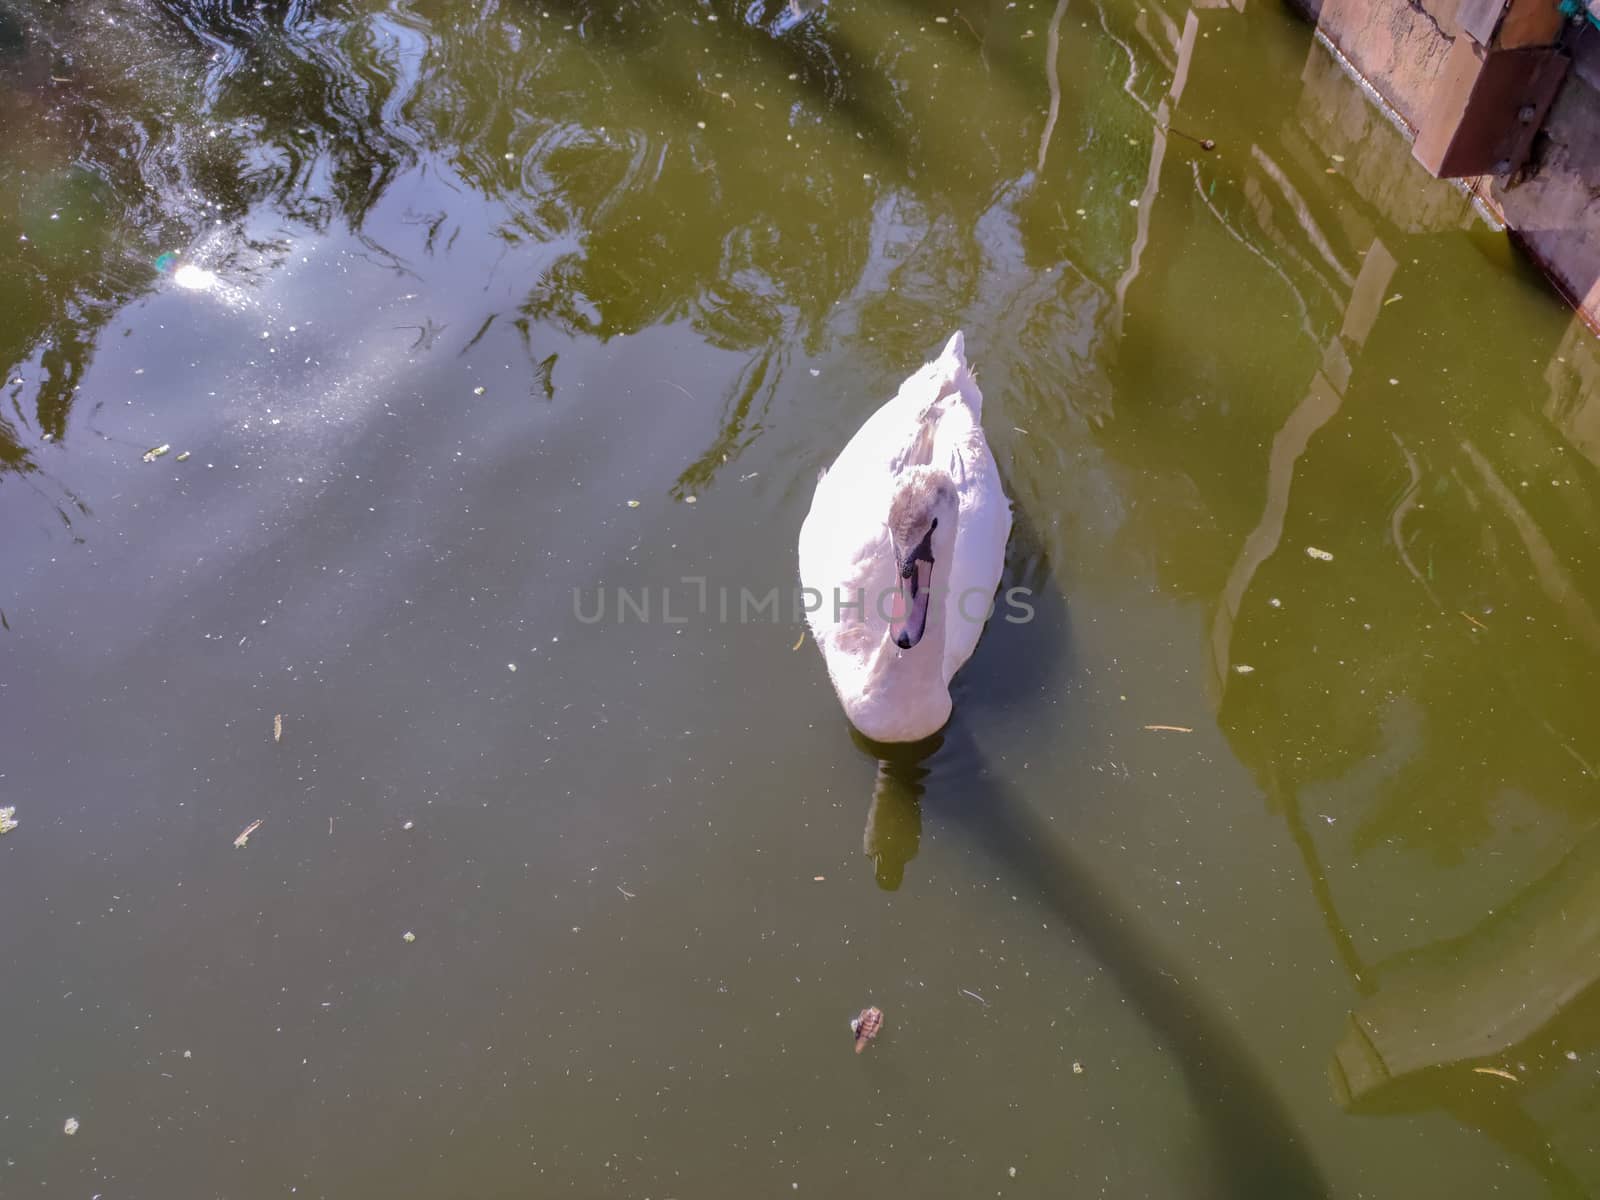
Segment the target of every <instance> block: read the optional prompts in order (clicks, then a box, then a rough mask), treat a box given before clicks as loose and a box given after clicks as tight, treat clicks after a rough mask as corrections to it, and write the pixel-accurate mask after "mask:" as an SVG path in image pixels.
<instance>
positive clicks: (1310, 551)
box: [1306, 546, 1333, 562]
mask: <svg viewBox="0 0 1600 1200" xmlns="http://www.w3.org/2000/svg"><path fill="white" fill-rule="evenodd" d="M1306 557H1307V558H1314V559H1316V560H1317V561H1318V562H1332V561H1333V555H1331V554H1329V553H1328V552H1327V551H1326V550H1319V549H1317V548H1316V547H1315V546H1307V547H1306Z"/></svg>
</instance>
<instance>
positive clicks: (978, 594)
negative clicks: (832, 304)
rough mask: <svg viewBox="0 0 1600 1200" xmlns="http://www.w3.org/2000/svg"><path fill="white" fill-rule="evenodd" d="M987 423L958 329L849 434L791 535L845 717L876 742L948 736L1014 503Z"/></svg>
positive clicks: (993, 585)
mask: <svg viewBox="0 0 1600 1200" xmlns="http://www.w3.org/2000/svg"><path fill="white" fill-rule="evenodd" d="M982 417H983V393H982V392H980V391H979V390H978V383H977V380H976V379H974V378H973V376H972V372H971V371H970V370H969V369H968V368H967V357H966V352H965V348H964V345H963V342H962V338H961V334H960V333H959V332H958V333H957V334H956V335H955V336H954V337H952V338H951V339H950V341H949V343H948V344H947V345H946V346H945V348H944V352H943V353H942V354H940V355H939V357H938V358H937V359H936V360H934V361H933V362H931V363H929V364H927V365H926V366H925V367H923V368H922V370H920V371H918V372H917V373H916V374H915V375H913V376H911V378H909V379H907V380H906V381H905V382H904V383H903V384H901V385H900V391H899V393H898V394H896V396H895V398H894V399H893V400H890V401H889V402H888V403H887V404H885V405H884V406H883V407H882V408H880V409H879V410H878V411H877V412H875V413H873V414H872V416H871V417H869V418H868V419H867V422H866V424H865V425H863V426H862V427H861V428H860V429H859V430H858V431H857V432H856V435H855V437H853V438H851V439H850V441H849V443H848V444H847V445H846V446H845V448H844V450H843V451H841V452H840V454H839V457H838V459H837V460H836V461H835V462H834V464H833V466H832V467H830V468H829V469H828V470H827V471H825V472H824V473H823V475H822V478H821V479H819V480H818V481H817V491H816V495H815V496H813V497H812V500H811V511H810V512H809V513H807V514H806V519H805V523H804V524H803V525H801V527H800V583H801V585H802V586H803V587H804V588H807V589H810V591H809V592H808V593H806V600H807V602H808V603H809V604H811V605H813V606H814V607H812V609H811V611H810V613H809V614H808V620H809V622H810V625H811V633H812V636H813V637H815V638H816V641H817V645H818V646H819V647H820V648H821V650H822V657H823V658H824V659H825V660H826V661H827V664H828V677H829V678H830V679H832V680H833V689H834V691H835V692H837V693H838V695H839V702H840V703H841V704H843V705H844V710H845V714H846V715H847V716H848V717H849V718H850V720H851V722H852V723H853V724H854V725H855V727H856V728H857V729H859V730H860V731H861V732H862V733H864V734H865V735H866V736H867V737H869V738H872V739H874V740H875V741H880V742H914V741H918V740H920V739H922V738H925V737H928V736H930V735H932V734H934V733H937V732H938V731H939V730H940V729H941V728H943V726H944V723H945V722H946V721H947V720H949V718H950V680H951V678H952V677H953V676H954V675H955V673H956V672H957V671H959V670H960V669H961V665H962V664H963V663H965V662H966V661H967V659H968V658H970V657H971V655H972V651H973V648H974V647H975V646H976V645H977V644H978V637H979V635H980V634H982V633H983V626H984V622H985V621H986V620H987V617H988V614H989V610H990V608H991V606H992V605H993V602H994V593H995V588H996V587H997V586H998V585H999V583H1000V571H1001V568H1002V567H1003V566H1004V564H1005V554H1006V539H1007V538H1008V537H1010V535H1011V501H1010V500H1008V499H1007V498H1006V494H1005V491H1004V490H1003V489H1002V487H1001V486H1000V475H999V472H998V470H997V469H996V468H995V462H994V455H993V454H992V453H991V452H990V450H989V443H988V441H987V440H986V439H985V438H984V436H983V424H982ZM819 597H820V602H819Z"/></svg>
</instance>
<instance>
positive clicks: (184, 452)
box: [172, 450, 189, 462]
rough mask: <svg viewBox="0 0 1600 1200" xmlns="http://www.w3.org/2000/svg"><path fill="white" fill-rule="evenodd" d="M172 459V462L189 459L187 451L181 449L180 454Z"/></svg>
mask: <svg viewBox="0 0 1600 1200" xmlns="http://www.w3.org/2000/svg"><path fill="white" fill-rule="evenodd" d="M172 461H173V462H188V461H189V452H188V451H187V450H185V451H183V452H182V453H181V454H179V455H178V457H177V458H175V459H173V460H172Z"/></svg>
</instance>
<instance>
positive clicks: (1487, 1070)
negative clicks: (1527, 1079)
mask: <svg viewBox="0 0 1600 1200" xmlns="http://www.w3.org/2000/svg"><path fill="white" fill-rule="evenodd" d="M1472 1073H1473V1074H1474V1075H1496V1076H1498V1077H1499V1078H1501V1079H1509V1080H1511V1082H1512V1083H1521V1082H1522V1080H1520V1079H1518V1078H1517V1077H1516V1076H1515V1075H1513V1074H1512V1073H1511V1072H1510V1071H1503V1070H1501V1069H1500V1068H1499V1067H1473V1068H1472Z"/></svg>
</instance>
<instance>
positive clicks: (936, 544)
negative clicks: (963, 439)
mask: <svg viewBox="0 0 1600 1200" xmlns="http://www.w3.org/2000/svg"><path fill="white" fill-rule="evenodd" d="M959 510H960V503H959V501H958V499H957V496H956V485H955V481H954V480H952V479H951V478H950V475H949V473H948V472H945V471H940V470H936V469H934V468H932V467H922V466H917V467H910V468H908V469H906V470H904V471H902V472H901V473H900V475H899V477H898V478H897V480H896V487H895V492H894V498H893V499H892V500H891V501H890V503H889V520H888V526H889V543H890V545H891V546H892V547H893V548H894V564H895V572H896V584H897V586H898V589H899V595H898V596H896V598H895V603H894V611H893V615H892V616H891V618H890V620H889V635H890V636H891V637H892V638H894V643H895V645H897V646H899V647H900V649H902V650H909V649H911V647H913V646H915V645H916V644H917V643H918V642H920V641H921V640H922V635H923V633H924V632H926V630H927V628H928V601H929V599H930V598H931V597H932V594H933V584H934V571H935V568H938V569H939V570H942V571H948V570H949V564H948V563H945V564H944V565H943V566H942V567H941V566H940V565H939V563H940V559H941V558H944V557H948V553H949V549H950V548H952V547H954V545H955V534H956V515H957V513H958V512H959Z"/></svg>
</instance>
